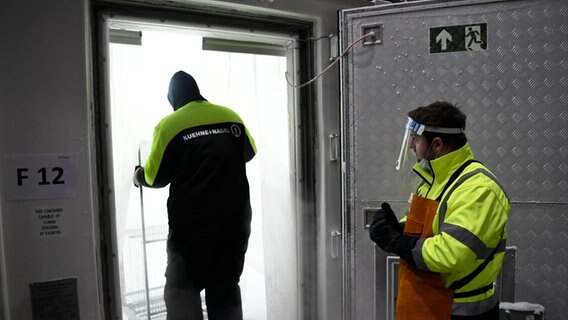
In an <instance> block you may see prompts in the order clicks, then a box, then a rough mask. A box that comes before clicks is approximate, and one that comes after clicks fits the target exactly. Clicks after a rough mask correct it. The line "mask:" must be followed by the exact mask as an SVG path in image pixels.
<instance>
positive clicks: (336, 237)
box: [331, 230, 342, 259]
mask: <svg viewBox="0 0 568 320" xmlns="http://www.w3.org/2000/svg"><path fill="white" fill-rule="evenodd" d="M341 236H342V234H341V231H339V230H333V231H332V232H331V258H332V259H337V258H339V255H340V254H341Z"/></svg>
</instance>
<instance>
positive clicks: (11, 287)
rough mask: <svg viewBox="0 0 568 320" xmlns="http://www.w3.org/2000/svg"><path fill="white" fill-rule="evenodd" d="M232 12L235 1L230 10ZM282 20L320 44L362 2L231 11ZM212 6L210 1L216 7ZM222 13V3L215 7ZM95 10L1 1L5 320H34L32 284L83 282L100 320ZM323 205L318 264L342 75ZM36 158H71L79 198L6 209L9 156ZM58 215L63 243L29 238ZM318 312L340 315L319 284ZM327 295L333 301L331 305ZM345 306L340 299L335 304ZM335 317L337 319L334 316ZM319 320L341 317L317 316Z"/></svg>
mask: <svg viewBox="0 0 568 320" xmlns="http://www.w3.org/2000/svg"><path fill="white" fill-rule="evenodd" d="M225 2H228V1H225ZM231 2H234V3H239V4H248V5H253V6H256V7H259V8H266V9H270V10H277V11H278V12H277V14H279V13H281V12H283V11H288V12H290V13H291V14H297V15H302V16H312V17H314V18H315V19H316V21H317V24H316V26H317V29H316V35H318V36H320V35H328V34H330V33H337V10H339V9H341V8H347V7H354V6H362V5H365V4H366V2H365V1H359V0H357V1H347V0H345V1H343V0H329V1H318V0H286V1H284V0H254V1H253V0H248V1H245V0H243V1H237V0H234V1H231ZM209 3H211V1H209ZM217 3H222V2H221V1H217ZM89 6H90V3H89V2H88V0H82V1H81V0H50V1H44V0H28V1H22V0H3V1H2V5H1V10H0V156H1V158H0V159H2V160H1V162H2V164H3V165H2V169H0V191H1V192H0V202H1V203H0V215H1V217H0V219H1V240H2V242H1V244H2V247H1V250H0V253H2V256H1V257H0V258H1V259H2V264H1V265H0V267H1V269H2V270H1V271H2V277H1V284H2V297H3V303H2V305H3V308H2V309H3V310H4V318H6V319H7V320H14V319H17V320H26V319H31V318H32V313H31V300H30V293H29V287H28V286H29V284H30V283H34V282H43V281H49V280H54V279H60V278H67V277H76V278H77V286H78V296H79V308H80V318H81V319H102V313H101V310H100V303H99V297H100V292H99V291H100V285H99V282H100V281H101V279H100V278H99V275H100V262H99V261H98V260H97V254H98V251H97V246H98V243H99V242H98V241H99V239H97V238H96V231H95V230H96V229H97V227H98V220H97V219H98V216H97V215H98V213H97V209H96V205H97V204H96V203H95V201H96V200H97V196H96V194H95V193H94V190H95V188H96V185H95V182H96V176H95V175H94V174H93V172H92V168H93V161H94V159H92V154H93V153H94V148H93V141H92V139H93V138H94V137H93V130H92V125H93V123H94V122H93V120H92V119H91V115H90V110H91V108H92V102H91V101H92V99H91V96H90V95H91V90H92V88H91V86H92V84H91V82H90V80H91V78H92V74H90V71H89V70H90V66H91V60H90V59H91V57H90V51H89V50H90V49H89V46H90V41H91V39H90V38H89V37H90V23H89V15H90V12H89ZM317 46H318V51H317V52H318V57H319V62H318V63H319V64H318V70H321V69H323V68H325V67H326V66H327V63H328V58H329V54H328V43H327V41H320V42H318V43H317ZM317 88H318V91H317V106H318V109H317V118H318V122H319V124H320V126H319V128H318V146H317V152H318V154H319V155H320V156H319V159H318V161H317V162H318V168H317V185H318V200H317V201H318V205H319V213H318V216H321V217H322V219H321V220H320V221H319V222H318V223H319V228H320V229H321V233H320V234H319V239H320V240H321V244H320V245H319V249H320V252H321V253H320V255H319V256H318V258H319V259H320V260H321V261H325V260H326V257H328V256H329V252H328V250H329V245H328V241H329V239H328V238H329V237H328V235H329V232H330V231H331V228H335V227H339V223H340V217H339V215H340V211H339V209H340V203H339V197H338V195H339V188H340V187H339V169H338V167H337V166H336V164H333V163H329V162H328V160H327V159H328V150H327V146H328V145H327V137H328V135H329V134H330V133H339V128H338V125H339V118H338V117H339V93H338V92H339V90H338V78H337V68H333V69H332V70H331V71H330V72H329V74H327V75H325V76H324V77H323V80H321V82H319V83H318V84H317ZM16 154H18V155H36V154H70V155H74V156H75V158H76V160H77V162H76V169H77V180H76V185H75V190H76V197H74V198H56V199H51V200H17V201H8V200H7V199H6V196H5V189H6V186H7V177H6V175H5V173H4V166H5V165H4V163H5V162H4V156H6V155H16ZM43 206H56V207H63V208H64V209H65V211H64V213H65V214H64V216H63V218H62V220H61V223H62V224H61V226H62V227H64V228H65V231H66V232H65V234H64V235H63V236H60V237H45V238H37V237H34V236H33V235H32V232H33V226H32V217H33V215H32V210H33V208H36V207H43ZM326 268H327V266H326V264H325V263H322V264H321V266H320V270H319V271H320V274H319V277H320V278H322V279H324V278H327V277H328V273H329V274H330V275H332V276H333V277H335V278H336V279H337V280H338V281H339V280H340V279H339V278H337V272H338V269H337V268H338V266H337V265H335V266H333V267H332V269H331V270H328V269H326ZM319 289H320V290H321V293H322V300H321V303H323V304H324V305H325V304H326V303H328V304H330V305H335V307H333V308H331V309H330V310H337V304H340V302H341V300H340V297H339V293H338V292H330V291H331V290H327V285H326V283H325V282H322V283H321V285H320V287H319ZM326 295H327V297H326ZM338 298H339V299H338ZM334 308H335V309H334ZM320 316H321V318H322V319H336V318H339V317H340V315H339V314H337V312H335V311H334V314H329V315H327V314H325V312H322V313H321V314H320Z"/></svg>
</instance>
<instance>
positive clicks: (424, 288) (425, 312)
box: [396, 194, 454, 320]
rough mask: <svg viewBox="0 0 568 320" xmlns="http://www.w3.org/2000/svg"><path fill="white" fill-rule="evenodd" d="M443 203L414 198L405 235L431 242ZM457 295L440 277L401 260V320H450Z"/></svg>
mask: <svg viewBox="0 0 568 320" xmlns="http://www.w3.org/2000/svg"><path fill="white" fill-rule="evenodd" d="M438 204H439V202H438V201H436V200H431V199H427V198H423V197H420V196H417V195H415V194H413V195H412V203H411V204H410V210H409V212H408V216H407V218H406V222H405V223H404V234H406V235H411V236H416V237H421V238H428V237H432V236H433V235H434V234H433V232H432V221H433V220H434V216H435V215H436V210H437V209H438ZM453 297H454V292H453V291H452V290H450V289H448V288H446V287H445V286H444V284H443V283H442V278H441V277H440V274H439V273H434V272H430V271H424V270H419V269H417V268H414V267H412V266H410V265H409V264H408V263H406V261H404V260H402V259H401V260H400V267H399V275H398V297H397V302H396V319H397V320H449V319H450V318H451V316H452V303H453Z"/></svg>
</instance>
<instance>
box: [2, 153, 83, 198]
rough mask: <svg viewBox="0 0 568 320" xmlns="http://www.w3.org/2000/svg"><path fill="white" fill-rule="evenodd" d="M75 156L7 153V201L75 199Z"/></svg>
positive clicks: (5, 157) (5, 169) (5, 158)
mask: <svg viewBox="0 0 568 320" xmlns="http://www.w3.org/2000/svg"><path fill="white" fill-rule="evenodd" d="M76 171H77V165H76V161H75V156H74V155H70V154H64V155H5V156H4V181H5V190H6V199H7V200H34V199H59V198H75V197H76V196H77V186H76V184H77V182H76V180H77V173H76Z"/></svg>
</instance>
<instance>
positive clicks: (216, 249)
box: [164, 239, 248, 320]
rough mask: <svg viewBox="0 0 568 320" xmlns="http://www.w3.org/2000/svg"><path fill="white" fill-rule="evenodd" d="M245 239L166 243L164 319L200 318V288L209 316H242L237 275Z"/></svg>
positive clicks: (238, 319)
mask: <svg viewBox="0 0 568 320" xmlns="http://www.w3.org/2000/svg"><path fill="white" fill-rule="evenodd" d="M247 244H248V239H245V240H242V241H234V242H195V241H191V242H190V243H186V244H184V245H183V248H175V249H173V247H174V246H170V245H169V244H168V266H167V269H166V287H165V289H164V300H165V302H166V309H167V314H168V315H167V320H201V319H203V310H202V308H201V296H200V292H201V291H202V290H205V303H206V305H207V317H208V319H209V320H242V319H243V312H242V304H241V289H240V287H239V279H240V276H241V273H242V272H243V265H244V261H245V253H246V250H247Z"/></svg>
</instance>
